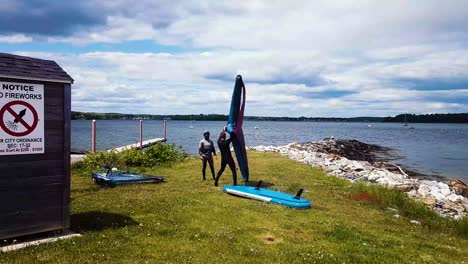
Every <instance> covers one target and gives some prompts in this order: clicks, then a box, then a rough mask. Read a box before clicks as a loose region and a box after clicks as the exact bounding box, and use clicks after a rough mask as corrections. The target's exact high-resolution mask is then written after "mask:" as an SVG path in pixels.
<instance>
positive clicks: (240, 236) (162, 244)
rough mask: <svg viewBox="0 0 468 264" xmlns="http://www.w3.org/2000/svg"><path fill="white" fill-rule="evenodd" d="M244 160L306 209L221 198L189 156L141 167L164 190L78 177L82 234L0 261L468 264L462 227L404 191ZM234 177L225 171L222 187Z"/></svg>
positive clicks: (75, 213)
mask: <svg viewBox="0 0 468 264" xmlns="http://www.w3.org/2000/svg"><path fill="white" fill-rule="evenodd" d="M217 162H219V160H218V161H217ZM249 162H250V170H251V179H252V180H259V179H261V180H263V181H264V182H265V183H270V184H272V185H271V186H270V188H272V189H276V190H280V191H286V192H290V193H295V192H296V191H297V190H298V188H305V189H306V191H305V192H304V194H303V197H305V198H307V199H309V200H310V201H312V203H313V208H312V209H310V210H294V209H290V208H286V207H282V206H279V205H275V204H267V203H262V202H259V201H254V200H248V199H242V198H237V197H234V196H230V195H228V194H225V193H223V192H222V191H221V187H214V186H213V184H212V183H213V182H212V181H211V180H207V181H206V182H202V181H201V162H200V161H199V160H196V159H190V160H188V161H185V162H179V163H176V164H174V165H173V166H170V167H159V168H153V169H147V170H146V172H147V173H149V174H153V175H164V176H165V177H166V178H167V183H163V184H141V185H127V186H118V187H115V188H106V189H101V188H99V187H97V186H95V185H94V184H93V183H92V181H91V179H90V177H89V176H88V174H87V173H84V174H85V175H86V177H84V176H81V175H82V174H83V173H82V172H79V171H75V172H74V175H73V177H72V216H71V219H72V227H73V228H74V229H75V230H80V232H81V234H82V235H83V237H82V238H76V239H71V240H67V241H61V242H57V243H52V244H46V245H40V246H37V247H32V248H27V249H24V250H20V251H16V252H10V253H5V254H2V253H0V262H1V263H187V262H188V263H221V262H223V263H224V262H226V263H314V262H317V263H409V262H411V263H424V262H429V263H468V254H466V249H467V248H468V240H467V239H466V236H464V235H463V232H460V230H466V229H464V228H466V226H467V224H466V221H465V222H456V223H455V222H453V221H449V220H445V219H442V218H440V217H438V216H437V215H435V214H434V213H432V212H431V211H429V210H427V209H426V208H425V207H423V206H420V205H419V204H416V203H414V202H412V201H411V200H409V199H407V198H406V197H404V195H401V194H398V193H394V192H393V191H388V190H386V189H384V188H378V187H368V186H363V185H355V184H351V183H349V182H347V181H345V180H340V179H337V178H334V177H329V176H326V175H325V174H324V173H323V171H321V170H320V169H316V168H312V167H310V166H306V165H303V164H299V163H297V162H294V161H291V160H288V159H287V158H284V157H281V156H279V155H276V154H272V153H253V152H250V153H249ZM217 167H219V163H218V164H217ZM231 180H232V177H231V174H230V171H229V170H226V172H225V175H223V177H222V178H221V181H220V184H221V185H228V184H231ZM363 193H364V194H365V195H364V196H363V195H362V194H363ZM362 197H364V198H365V197H371V198H372V199H361V198H362ZM387 206H392V207H396V208H399V209H400V214H401V215H402V217H401V218H394V217H393V214H394V213H393V212H389V211H387V210H386V209H385V208H386V207H387ZM412 219H415V220H419V221H421V222H422V224H421V225H420V226H415V225H412V224H410V223H409V220H412ZM465 235H466V234H465Z"/></svg>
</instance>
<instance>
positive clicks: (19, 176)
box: [0, 53, 73, 239]
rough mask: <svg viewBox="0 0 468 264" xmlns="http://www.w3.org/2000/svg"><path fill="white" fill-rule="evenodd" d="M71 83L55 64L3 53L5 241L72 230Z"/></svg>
mask: <svg viewBox="0 0 468 264" xmlns="http://www.w3.org/2000/svg"><path fill="white" fill-rule="evenodd" d="M72 83H73V79H72V78H71V77H70V76H69V75H68V74H67V73H66V72H65V71H64V70H63V69H62V68H61V67H60V66H59V65H58V64H57V63H55V62H54V61H50V60H41V59H36V58H29V57H23V56H17V55H12V54H5V53H0V239H5V238H11V237H18V236H22V235H29V234H36V233H41V232H47V231H55V230H64V229H67V228H69V227H70V116H71V84H72Z"/></svg>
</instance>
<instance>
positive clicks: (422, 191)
mask: <svg viewBox="0 0 468 264" xmlns="http://www.w3.org/2000/svg"><path fill="white" fill-rule="evenodd" d="M430 190H431V188H430V187H429V186H428V185H423V184H421V185H419V188H418V194H419V195H421V196H428V195H429V191H430Z"/></svg>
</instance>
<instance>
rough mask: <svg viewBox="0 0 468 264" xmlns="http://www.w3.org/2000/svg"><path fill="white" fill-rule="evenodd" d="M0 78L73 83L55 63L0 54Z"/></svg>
mask: <svg viewBox="0 0 468 264" xmlns="http://www.w3.org/2000/svg"><path fill="white" fill-rule="evenodd" d="M0 77H4V78H15V79H22V80H35V81H48V82H61V83H73V79H72V78H71V77H70V75H68V74H67V73H66V72H65V71H64V70H63V69H62V68H61V67H60V66H59V65H58V64H57V63H56V62H55V61H51V60H41V59H36V58H31V57H24V56H18V55H13V54H8V53H0Z"/></svg>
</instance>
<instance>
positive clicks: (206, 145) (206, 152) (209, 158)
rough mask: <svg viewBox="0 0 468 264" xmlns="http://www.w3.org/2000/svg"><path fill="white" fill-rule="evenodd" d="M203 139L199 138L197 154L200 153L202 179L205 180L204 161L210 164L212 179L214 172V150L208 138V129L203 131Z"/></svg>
mask: <svg viewBox="0 0 468 264" xmlns="http://www.w3.org/2000/svg"><path fill="white" fill-rule="evenodd" d="M203 136H204V137H205V138H204V139H202V140H200V145H199V148H198V154H200V159H201V160H202V164H203V168H202V175H203V180H206V177H205V172H206V162H208V164H210V170H211V176H212V177H213V180H214V179H215V173H214V164H213V155H215V156H216V150H215V147H214V143H213V141H211V139H210V131H208V130H207V131H205V132H203Z"/></svg>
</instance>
